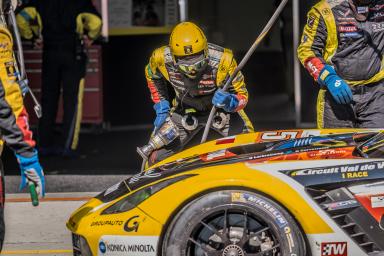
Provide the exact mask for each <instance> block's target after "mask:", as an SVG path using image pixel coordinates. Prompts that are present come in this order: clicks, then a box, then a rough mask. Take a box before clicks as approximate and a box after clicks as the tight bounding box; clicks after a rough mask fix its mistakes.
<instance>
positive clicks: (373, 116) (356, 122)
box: [298, 0, 384, 128]
mask: <svg viewBox="0 0 384 256" xmlns="http://www.w3.org/2000/svg"><path fill="white" fill-rule="evenodd" d="M357 9H358V8H356V6H355V5H354V4H353V2H352V0H349V1H348V0H321V1H320V2H319V3H317V4H316V5H315V6H314V7H313V8H312V9H311V10H310V11H309V13H308V17H307V24H306V26H305V28H304V32H303V35H302V39H301V44H300V46H299V48H298V56H299V59H300V61H301V63H302V64H303V65H304V67H305V68H306V69H307V70H308V72H309V73H310V74H311V76H312V77H313V78H314V79H315V80H316V81H318V79H319V76H320V72H321V70H323V68H324V66H325V65H331V66H333V68H334V70H335V72H336V73H337V75H338V76H340V77H341V78H342V79H344V80H345V81H346V83H347V84H348V85H349V87H350V88H351V90H352V94H353V102H352V104H344V105H343V104H337V103H336V102H335V100H334V99H333V98H332V96H331V94H330V93H329V91H327V90H326V88H325V87H321V89H320V92H319V95H318V102H317V124H318V127H319V128H342V127H361V128H382V127H384V62H383V48H384V0H378V1H376V2H375V4H373V5H371V6H370V7H369V9H367V10H368V11H369V14H368V16H367V19H366V20H365V21H359V20H358V19H357V14H358V11H357ZM320 78H321V77H320Z"/></svg>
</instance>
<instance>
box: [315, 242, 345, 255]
mask: <svg viewBox="0 0 384 256" xmlns="http://www.w3.org/2000/svg"><path fill="white" fill-rule="evenodd" d="M321 256H348V244H347V242H329V243H321Z"/></svg>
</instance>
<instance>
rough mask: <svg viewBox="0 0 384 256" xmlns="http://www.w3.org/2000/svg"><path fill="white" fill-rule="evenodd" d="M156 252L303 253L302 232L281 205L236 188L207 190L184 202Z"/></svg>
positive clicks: (168, 255) (169, 255)
mask: <svg viewBox="0 0 384 256" xmlns="http://www.w3.org/2000/svg"><path fill="white" fill-rule="evenodd" d="M161 250H162V255H163V256H229V255H234V256H246V255H248V256H253V255H264V256H304V255H306V248H305V241H304V238H303V235H302V233H301V230H300V228H299V227H298V226H297V224H296V222H295V220H294V219H293V218H292V216H291V215H290V214H289V213H288V212H287V211H286V210H285V209H284V208H283V207H281V206H280V205H278V204H277V203H275V202H274V201H272V200H270V199H268V198H266V197H264V196H262V195H259V194H256V193H253V192H247V191H239V190H226V191H217V192H212V193H209V194H206V195H204V196H201V197H200V198H198V199H195V200H194V201H192V202H190V203H189V204H188V205H186V206H185V207H184V208H183V209H182V210H181V211H180V212H179V213H178V214H177V215H176V217H175V218H174V219H173V220H172V221H171V223H170V225H169V226H168V228H167V230H166V231H165V233H164V238H163V242H162V249H161ZM261 251H262V252H263V253H262V254H259V253H260V252H261Z"/></svg>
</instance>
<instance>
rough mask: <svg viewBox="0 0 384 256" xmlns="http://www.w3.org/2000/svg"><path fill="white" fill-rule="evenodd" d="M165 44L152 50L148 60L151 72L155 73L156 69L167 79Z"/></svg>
mask: <svg viewBox="0 0 384 256" xmlns="http://www.w3.org/2000/svg"><path fill="white" fill-rule="evenodd" d="M166 48H167V46H163V47H160V48H157V49H156V50H154V51H153V53H152V56H151V58H150V60H149V67H150V69H151V72H152V73H153V74H155V73H156V70H159V71H160V72H161V74H162V75H163V76H164V77H165V78H166V79H167V80H168V78H169V76H168V72H167V70H166V68H165V49H166Z"/></svg>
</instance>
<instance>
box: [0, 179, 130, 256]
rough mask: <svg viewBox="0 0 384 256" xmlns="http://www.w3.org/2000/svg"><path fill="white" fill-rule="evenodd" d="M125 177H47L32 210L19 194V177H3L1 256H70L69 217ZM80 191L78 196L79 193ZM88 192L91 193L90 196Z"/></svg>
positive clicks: (28, 199)
mask: <svg viewBox="0 0 384 256" xmlns="http://www.w3.org/2000/svg"><path fill="white" fill-rule="evenodd" d="M124 178H127V176H126V175H47V176H46V181H47V187H46V189H47V192H48V193H47V194H46V197H45V199H43V200H41V201H40V205H39V206H38V207H33V206H32V204H31V202H30V198H29V194H25V193H18V192H19V191H18V184H19V179H20V177H19V176H6V177H5V183H6V192H7V193H6V203H5V221H6V235H5V241H4V247H3V251H2V253H1V255H57V256H61V255H72V254H73V252H72V244H71V234H70V232H69V231H68V230H67V228H66V227H65V223H66V221H67V220H68V218H69V216H70V214H71V213H72V212H73V211H74V210H76V209H77V208H78V207H80V206H81V205H82V204H84V203H85V202H86V201H87V200H89V198H91V197H93V196H95V195H96V194H97V193H99V192H100V191H103V190H105V189H106V188H108V187H110V186H111V185H113V184H115V183H117V182H119V181H121V180H123V179H124ZM79 191H80V192H79ZM89 191H91V192H89Z"/></svg>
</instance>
